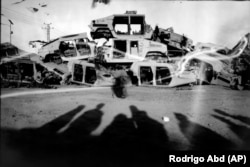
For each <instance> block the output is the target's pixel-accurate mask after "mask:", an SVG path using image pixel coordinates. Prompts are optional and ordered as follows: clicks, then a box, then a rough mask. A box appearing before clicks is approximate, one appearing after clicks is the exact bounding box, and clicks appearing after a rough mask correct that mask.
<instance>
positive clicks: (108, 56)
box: [95, 37, 168, 64]
mask: <svg viewBox="0 0 250 167" xmlns="http://www.w3.org/2000/svg"><path fill="white" fill-rule="evenodd" d="M160 58H161V59H168V56H167V47H166V45H164V44H162V43H159V42H155V41H150V40H146V39H143V38H136V37H131V38H119V39H117V38H112V39H109V41H108V42H107V43H106V44H105V45H104V46H102V47H99V48H98V51H97V55H96V57H95V60H96V61H100V62H105V63H128V64H132V63H133V62H136V61H143V60H148V59H151V60H156V59H160Z"/></svg>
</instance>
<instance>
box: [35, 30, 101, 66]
mask: <svg viewBox="0 0 250 167" xmlns="http://www.w3.org/2000/svg"><path fill="white" fill-rule="evenodd" d="M95 45H96V44H95V43H94V42H90V41H89V39H88V38H87V33H81V34H73V35H68V36H63V37H60V38H57V39H55V40H52V41H50V42H49V43H46V44H45V45H43V46H42V48H41V49H39V51H38V54H39V55H40V56H41V58H42V60H43V61H44V62H55V63H58V64H60V63H62V62H64V61H66V62H68V61H71V60H83V59H88V58H89V57H93V56H94V53H95Z"/></svg>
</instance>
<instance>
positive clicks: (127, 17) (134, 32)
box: [89, 11, 193, 57]
mask: <svg viewBox="0 0 250 167" xmlns="http://www.w3.org/2000/svg"><path fill="white" fill-rule="evenodd" d="M89 27H90V34H91V37H92V38H93V39H100V38H106V39H107V40H108V39H110V38H118V39H121V38H132V37H137V38H141V39H148V40H151V41H156V42H160V43H163V44H165V45H166V46H167V49H168V50H169V52H168V54H169V56H170V57H176V56H183V55H185V54H186V53H188V52H190V51H192V50H193V46H192V45H193V41H192V40H191V39H190V38H188V37H187V36H185V35H180V34H178V33H176V32H174V30H173V28H172V27H170V28H167V29H163V28H159V27H158V26H156V27H155V29H154V30H153V29H152V27H151V26H150V25H148V24H147V23H146V21H145V15H143V14H137V11H126V13H125V14H114V15H111V16H108V17H104V18H100V19H95V20H92V22H91V23H90V25H89Z"/></svg>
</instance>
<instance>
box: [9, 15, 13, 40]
mask: <svg viewBox="0 0 250 167" xmlns="http://www.w3.org/2000/svg"><path fill="white" fill-rule="evenodd" d="M9 22H10V44H11V35H12V30H11V25H12V24H13V22H12V21H11V20H10V19H9ZM13 25H14V24H13Z"/></svg>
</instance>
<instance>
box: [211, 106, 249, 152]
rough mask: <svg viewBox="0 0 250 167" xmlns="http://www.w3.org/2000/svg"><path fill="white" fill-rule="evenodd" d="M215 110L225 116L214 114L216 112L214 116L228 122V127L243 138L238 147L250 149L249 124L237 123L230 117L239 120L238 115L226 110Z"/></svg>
mask: <svg viewBox="0 0 250 167" xmlns="http://www.w3.org/2000/svg"><path fill="white" fill-rule="evenodd" d="M214 111H215V112H216V113H218V114H222V115H223V116H224V117H223V116H219V115H214V114H212V116H213V117H214V118H216V119H218V120H220V121H222V122H224V123H226V124H227V125H228V127H229V128H230V130H232V131H233V132H234V133H235V134H236V135H237V136H238V137H239V138H240V139H241V140H242V143H238V144H237V149H239V150H250V128H248V127H247V126H244V125H239V124H237V123H235V122H233V121H232V120H230V119H229V118H231V119H236V120H239V119H238V117H236V118H235V117H234V116H232V115H229V114H227V113H225V112H224V111H221V110H218V109H216V110H214ZM225 116H228V117H229V118H225ZM241 117H242V116H241ZM243 122H244V121H243ZM244 123H245V122H244Z"/></svg>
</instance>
